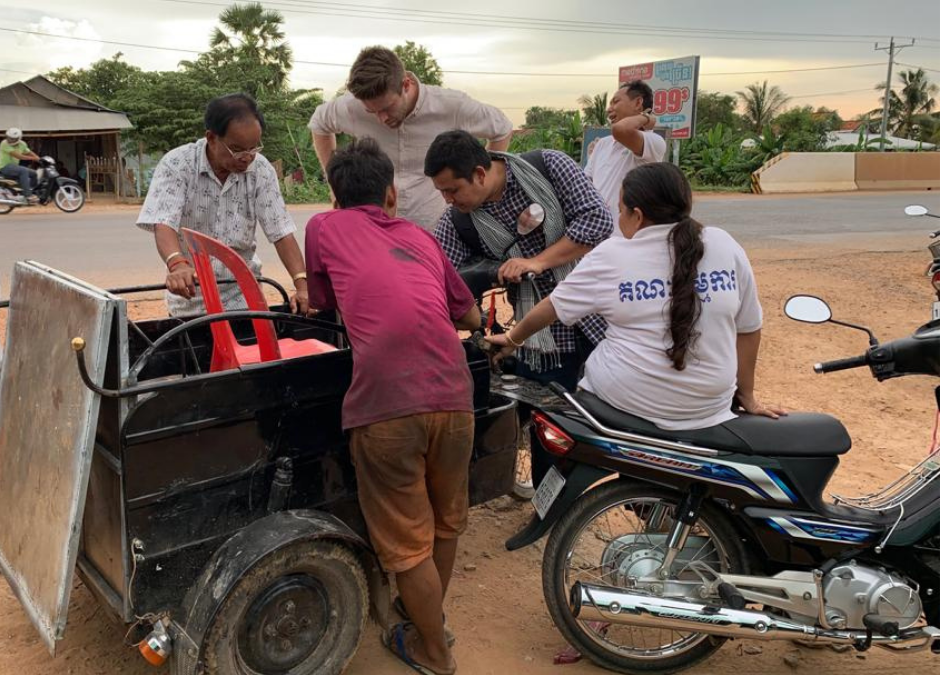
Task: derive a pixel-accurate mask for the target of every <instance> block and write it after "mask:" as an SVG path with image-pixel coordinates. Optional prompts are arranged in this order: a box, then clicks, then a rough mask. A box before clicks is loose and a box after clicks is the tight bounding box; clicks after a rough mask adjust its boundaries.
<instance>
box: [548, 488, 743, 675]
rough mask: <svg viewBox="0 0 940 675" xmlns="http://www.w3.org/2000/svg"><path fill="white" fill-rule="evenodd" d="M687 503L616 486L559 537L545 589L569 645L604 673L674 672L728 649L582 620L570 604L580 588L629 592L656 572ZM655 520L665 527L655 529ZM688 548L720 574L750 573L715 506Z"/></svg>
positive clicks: (596, 496)
mask: <svg viewBox="0 0 940 675" xmlns="http://www.w3.org/2000/svg"><path fill="white" fill-rule="evenodd" d="M681 499H682V495H680V494H679V493H676V492H672V491H669V490H664V489H661V488H657V487H654V486H650V485H644V484H639V483H632V482H626V481H623V480H617V481H610V482H608V483H604V484H602V485H600V486H598V487H596V488H594V489H592V490H589V491H588V492H586V493H585V494H583V495H582V496H581V497H580V498H579V499H578V500H577V501H576V502H575V504H574V506H573V507H572V508H571V509H570V510H569V511H568V512H567V513H566V514H565V515H564V516H563V517H562V518H561V520H559V521H558V523H557V524H556V525H555V527H554V529H553V530H552V534H551V536H550V537H549V540H548V544H547V546H546V547H545V555H544V559H543V561H542V590H543V592H544V594H545V602H546V604H547V605H548V611H549V614H550V615H551V617H552V619H553V620H554V622H555V625H556V626H558V629H559V630H560V631H561V633H562V635H564V637H565V639H566V640H568V642H569V643H570V644H571V645H572V646H574V647H575V648H576V649H578V651H580V652H581V653H582V654H583V655H584V656H586V657H587V658H589V659H590V660H591V661H593V662H594V663H595V664H597V665H599V666H601V667H602V668H606V669H608V670H613V671H615V672H619V673H644V674H645V673H657V674H662V673H672V672H676V671H678V670H683V669H685V668H689V667H691V666H693V665H695V664H697V663H699V662H700V661H702V660H704V659H706V658H708V657H709V656H711V655H712V654H713V653H714V652H715V651H716V650H718V649H719V648H720V647H721V645H722V644H724V642H725V638H722V637H716V636H712V635H707V634H705V633H695V632H692V631H666V630H660V629H653V628H640V627H635V626H628V625H623V624H605V623H602V622H592V621H581V620H579V619H577V618H575V617H574V615H573V614H572V612H571V608H570V606H569V604H568V598H569V597H570V590H571V587H572V586H573V585H574V583H575V582H576V581H582V582H587V583H594V584H599V585H604V586H615V587H624V586H625V585H626V579H627V578H628V577H632V576H633V575H635V574H636V575H637V576H645V575H649V574H652V573H653V572H655V570H656V569H658V563H661V561H662V556H663V555H664V553H665V550H664V549H665V547H664V546H663V542H664V540H665V535H666V534H667V533H668V531H669V527H670V524H671V522H672V517H671V516H672V514H674V512H675V510H676V508H677V507H678V505H679V503H680V501H681ZM654 509H659V511H658V513H659V514H660V515H659V516H654V515H653V514H654ZM651 521H658V522H659V525H658V526H656V525H654V526H652V527H651V526H650V525H649V523H650V522H651ZM693 542H694V544H693ZM693 546H696V547H698V548H695V549H692V548H690V547H693ZM686 549H688V550H689V551H690V552H689V553H688V554H687V555H688V556H694V559H696V560H700V561H702V562H705V563H707V564H708V565H709V566H710V567H711V568H712V569H715V570H717V571H719V572H725V573H735V574H748V573H750V570H751V565H750V563H749V558H748V555H747V551H746V550H745V549H744V547H743V545H742V543H741V538H740V537H739V536H738V535H737V534H736V532H735V530H734V528H733V526H732V525H731V524H730V523H728V522H727V521H726V519H725V517H724V516H723V514H721V512H720V511H718V509H716V508H715V507H713V506H711V505H709V504H705V505H703V508H702V511H701V514H700V518H699V520H698V523H697V524H696V526H695V528H694V529H693V532H692V536H690V537H689V541H688V543H687V544H686ZM691 551H695V552H694V553H693V552H691ZM679 559H680V560H681V559H682V554H680V558H679ZM679 564H681V563H678V562H677V563H676V564H675V565H674V566H673V570H676V569H677V566H678V565H679ZM678 572H679V574H678V576H679V578H681V579H689V578H693V579H694V578H697V577H695V576H694V575H692V574H691V573H690V572H684V571H683V570H682V569H681V568H680V569H679V570H678ZM690 575H691V576H690ZM631 590H632V592H642V589H631Z"/></svg>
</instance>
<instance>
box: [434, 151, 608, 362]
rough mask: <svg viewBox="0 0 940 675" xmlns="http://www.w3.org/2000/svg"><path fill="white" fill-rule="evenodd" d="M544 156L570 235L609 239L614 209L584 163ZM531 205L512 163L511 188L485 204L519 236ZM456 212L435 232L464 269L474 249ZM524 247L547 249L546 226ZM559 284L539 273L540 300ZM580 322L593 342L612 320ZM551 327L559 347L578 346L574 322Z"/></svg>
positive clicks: (529, 252) (528, 251) (585, 240)
mask: <svg viewBox="0 0 940 675" xmlns="http://www.w3.org/2000/svg"><path fill="white" fill-rule="evenodd" d="M542 158H543V159H544V161H545V167H546V169H548V176H549V178H550V179H551V183H552V187H553V188H554V189H555V194H556V195H557V196H558V201H559V202H560V203H561V208H562V210H563V211H564V214H565V222H566V223H567V227H566V228H565V235H567V237H568V238H569V239H571V241H573V242H575V243H576V244H582V245H584V246H597V245H598V244H599V243H601V242H602V241H604V240H605V239H607V237H609V236H610V235H611V233H612V232H613V231H614V222H613V219H612V218H611V215H610V211H609V210H608V209H607V206H606V205H605V204H604V199H603V198H602V197H601V196H600V194H599V193H598V192H597V190H595V189H594V185H593V183H592V182H591V179H590V178H588V177H587V176H585V175H584V171H582V170H581V167H580V166H578V165H577V164H576V163H575V162H574V160H572V159H571V158H570V157H568V155H566V154H565V153H563V152H558V151H557V150H543V151H542ZM530 204H532V200H531V199H529V198H528V196H526V194H525V192H523V190H522V186H520V185H519V181H517V180H516V178H515V176H513V174H512V169H511V168H510V167H509V165H508V164H507V165H506V187H505V189H504V190H503V196H502V198H501V199H500V200H499V201H498V202H485V203H484V204H483V205H482V206H480V209H482V210H483V211H485V212H487V213H489V214H490V215H491V216H493V218H495V219H496V220H497V221H498V222H499V223H501V224H502V225H504V226H505V227H506V229H507V230H508V231H509V232H511V233H512V234H513V236H515V234H516V227H517V225H518V220H519V216H520V215H521V214H522V212H523V211H525V210H526V209H527V208H529V205H530ZM451 212H452V209H450V208H449V209H447V210H446V211H444V215H443V216H441V220H440V222H439V223H438V224H437V229H436V230H435V232H434V236H435V237H437V240H438V241H439V242H440V243H441V247H442V248H443V249H444V253H445V254H447V257H448V258H450V261H451V262H452V263H453V264H454V267H456V268H458V269H459V268H460V266H461V265H463V264H464V263H465V262H467V259H468V258H470V257H471V255H472V251H471V250H470V248H469V247H468V246H467V245H466V244H465V243H464V242H463V240H462V239H461V238H460V236H459V235H458V234H457V230H456V229H454V222H453V220H452V219H451ZM481 244H482V246H483V250H484V251H485V253H486V255H487V257H489V258H493V259H497V260H498V259H499V255H497V254H495V253H494V252H493V251H490V250H489V249H488V248H487V247H486V244H483V243H482V242H481ZM519 248H520V249H521V250H522V255H523V257H525V258H533V257H535V256H537V255H538V254H539V253H541V252H542V251H544V250H545V248H546V247H545V232H544V230H543V228H538V229H537V230H535V231H534V232H531V233H529V234H527V235H526V236H524V237H522V238H521V239H520V240H519ZM555 286H556V283H555V278H554V277H553V275H552V274H551V272H550V271H545V272H543V273H542V274H540V275H539V276H537V277H536V278H535V287H536V290H537V291H538V297H539V299H542V298H546V297H548V296H549V294H551V292H552V291H553V290H555ZM508 290H509V293H508V295H509V301H510V302H511V303H513V305H515V293H514V292H513V290H514V287H513V286H512V285H510V286H509V289H508ZM575 325H576V326H578V327H579V328H580V329H581V330H582V331H583V332H584V334H585V336H586V337H587V338H588V339H589V340H590V341H591V342H592V343H594V344H597V343H598V342H600V341H601V340H602V339H603V337H604V332H605V331H606V330H607V322H605V321H604V319H602V318H601V317H600V316H598V315H597V314H591V315H589V316H586V317H584V318H583V319H581V320H580V321H579V322H578V323H577V324H575ZM551 330H552V337H553V338H554V339H555V345H556V346H557V348H558V351H560V352H573V351H575V330H574V326H565V325H564V324H563V323H561V322H560V321H556V322H555V323H553V324H552V326H551Z"/></svg>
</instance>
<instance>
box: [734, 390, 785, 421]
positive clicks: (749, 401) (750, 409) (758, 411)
mask: <svg viewBox="0 0 940 675" xmlns="http://www.w3.org/2000/svg"><path fill="white" fill-rule="evenodd" d="M735 396H736V397H737V399H738V403H739V404H740V405H741V408H743V409H744V412H746V413H747V414H749V415H761V416H763V417H770V418H771V419H778V418H780V417H786V415H787V411H786V410H785V409H784V408H781V407H780V406H775V405H764V404H763V403H761V402H760V401H758V400H757V397H756V396H755V395H754V393H753V392H751V393H750V394H745V393H744V392H742V391H740V390H739V391H738V392H737V394H735Z"/></svg>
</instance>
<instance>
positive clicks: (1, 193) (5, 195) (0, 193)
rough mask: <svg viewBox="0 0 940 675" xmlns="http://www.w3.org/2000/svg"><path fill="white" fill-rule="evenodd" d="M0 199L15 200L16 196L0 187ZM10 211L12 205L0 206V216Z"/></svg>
mask: <svg viewBox="0 0 940 675" xmlns="http://www.w3.org/2000/svg"><path fill="white" fill-rule="evenodd" d="M0 199H16V195H15V194H14V193H13V191H12V190H8V189H6V188H5V187H0ZM12 210H13V205H12V204H0V216H2V215H4V214H7V213H9V212H10V211H12Z"/></svg>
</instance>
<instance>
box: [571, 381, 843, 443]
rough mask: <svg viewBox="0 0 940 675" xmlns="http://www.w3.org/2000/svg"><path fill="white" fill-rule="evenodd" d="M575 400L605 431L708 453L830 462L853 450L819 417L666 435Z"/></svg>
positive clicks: (738, 421)
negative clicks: (701, 449) (659, 440)
mask: <svg viewBox="0 0 940 675" xmlns="http://www.w3.org/2000/svg"><path fill="white" fill-rule="evenodd" d="M575 398H577V400H578V402H579V403H581V405H583V406H584V407H585V408H586V409H587V410H588V412H590V413H591V415H593V416H594V417H595V418H596V419H597V421H598V422H600V423H601V424H603V425H604V426H606V427H610V428H613V429H617V430H618V431H626V432H630V433H633V434H637V435H640V436H649V437H651V438H658V439H662V440H667V441H677V442H680V443H689V444H691V445H697V446H699V447H702V448H711V449H713V450H726V451H729V452H738V453H741V454H745V455H759V456H764V457H832V456H835V455H842V454H845V453H846V452H848V451H849V449H850V448H851V447H852V439H851V438H850V437H849V434H848V432H847V431H846V430H845V427H844V426H842V422H840V421H839V420H837V419H836V418H835V417H832V416H831V415H824V414H822V413H790V414H789V415H787V416H786V417H781V418H780V419H776V420H774V419H771V418H769V417H761V416H758V415H740V416H738V417H737V418H735V419H733V420H730V421H728V422H725V423H723V424H719V425H717V426H714V427H708V428H706V429H693V430H688V431H667V430H665V429H660V428H659V427H657V426H656V425H655V424H653V423H652V422H648V421H647V420H645V419H643V418H641V417H637V416H636V415H631V414H629V413H626V412H624V411H622V410H619V409H617V408H615V407H613V406H612V405H610V404H608V403H606V402H605V401H602V400H601V399H600V398H598V397H597V396H595V395H594V394H592V393H590V392H587V391H583V390H582V391H579V392H578V393H577V394H576V395H575Z"/></svg>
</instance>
